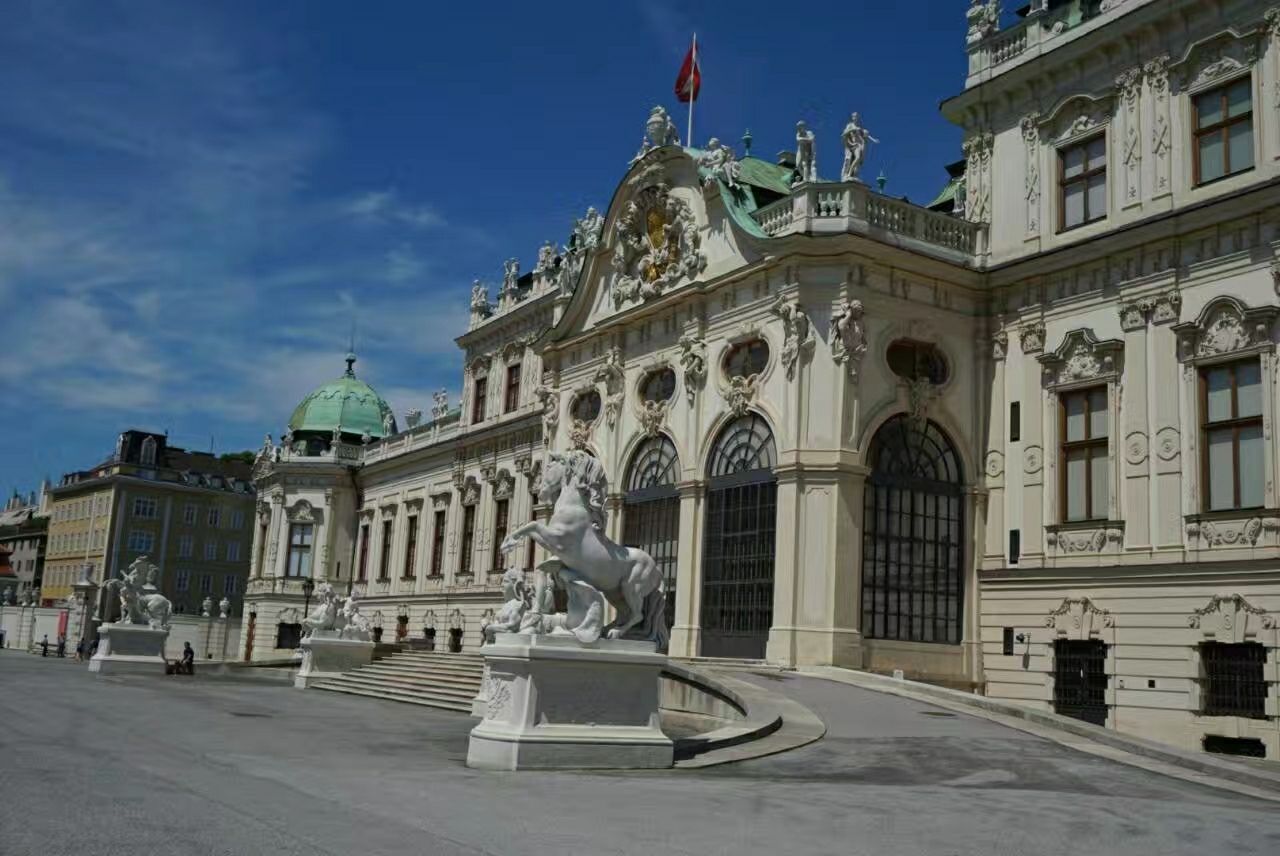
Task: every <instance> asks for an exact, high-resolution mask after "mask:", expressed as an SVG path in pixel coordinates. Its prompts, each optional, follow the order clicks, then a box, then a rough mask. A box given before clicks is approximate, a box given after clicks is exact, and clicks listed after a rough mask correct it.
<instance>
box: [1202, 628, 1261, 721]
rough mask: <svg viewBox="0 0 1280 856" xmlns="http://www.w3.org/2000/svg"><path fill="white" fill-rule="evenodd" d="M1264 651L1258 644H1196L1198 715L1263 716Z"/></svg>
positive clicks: (1255, 717)
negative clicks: (1198, 679) (1198, 645)
mask: <svg viewBox="0 0 1280 856" xmlns="http://www.w3.org/2000/svg"><path fill="white" fill-rule="evenodd" d="M1266 663H1267V649H1266V648H1264V647H1262V645H1261V643H1258V642H1202V643H1200V664H1201V674H1202V675H1203V677H1202V679H1201V681H1200V698H1201V709H1200V712H1201V713H1202V714H1204V715H1205V716H1247V717H1249V718H1250V719H1265V718H1266V716H1267V681H1266V678H1265V676H1264V673H1263V672H1264V668H1265V666H1266Z"/></svg>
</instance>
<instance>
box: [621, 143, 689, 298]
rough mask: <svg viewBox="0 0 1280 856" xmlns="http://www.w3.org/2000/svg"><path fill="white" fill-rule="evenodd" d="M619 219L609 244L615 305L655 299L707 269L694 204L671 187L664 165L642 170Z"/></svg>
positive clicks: (635, 179)
mask: <svg viewBox="0 0 1280 856" xmlns="http://www.w3.org/2000/svg"><path fill="white" fill-rule="evenodd" d="M630 184H631V186H632V187H633V188H634V190H633V191H632V195H631V198H630V199H629V200H627V201H626V202H624V203H623V204H622V206H621V208H620V210H619V213H618V215H617V217H616V219H615V221H614V227H613V234H612V235H611V240H610V246H611V249H612V256H611V258H612V263H613V278H612V281H611V284H610V292H611V294H612V297H613V305H614V308H616V309H621V308H623V307H625V306H628V305H630V304H632V303H636V302H644V301H648V300H653V299H654V298H656V297H659V296H660V295H662V294H663V293H665V292H667V291H669V290H670V289H671V288H673V287H674V286H676V285H677V284H678V283H680V282H681V281H683V280H688V279H692V278H693V277H695V276H697V275H698V274H699V273H701V272H702V270H703V269H704V268H705V267H706V266H707V257H706V254H705V253H704V252H703V250H702V236H701V234H699V231H698V221H697V218H696V217H695V215H694V212H693V208H692V206H691V205H690V203H689V201H687V200H686V199H684V198H683V194H681V193H678V192H676V190H675V189H674V188H673V187H672V184H671V181H670V179H669V177H668V175H667V172H666V170H665V168H664V167H663V165H662V164H661V163H655V164H651V165H649V166H648V167H646V168H644V169H642V170H640V171H639V172H638V173H636V175H634V176H633V177H632V179H631V181H630Z"/></svg>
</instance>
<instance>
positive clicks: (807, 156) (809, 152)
mask: <svg viewBox="0 0 1280 856" xmlns="http://www.w3.org/2000/svg"><path fill="white" fill-rule="evenodd" d="M817 180H818V159H817V150H816V147H815V143H814V135H813V131H810V130H809V128H808V127H807V126H806V125H805V123H804V120H803V119H802V120H800V121H799V122H796V178H795V181H794V182H793V183H794V184H804V183H806V182H813V181H817Z"/></svg>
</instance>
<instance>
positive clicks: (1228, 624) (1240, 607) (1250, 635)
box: [1187, 594, 1276, 642]
mask: <svg viewBox="0 0 1280 856" xmlns="http://www.w3.org/2000/svg"><path fill="white" fill-rule="evenodd" d="M1187 626H1188V627H1190V628H1191V629H1193V630H1199V631H1201V633H1203V634H1204V635H1205V636H1209V637H1213V638H1215V639H1217V640H1219V641H1225V642H1244V641H1247V640H1250V639H1256V638H1257V636H1258V631H1260V630H1274V629H1275V628H1276V617H1275V616H1274V615H1272V614H1271V613H1270V612H1268V611H1267V610H1265V609H1260V608H1259V607H1256V606H1254V605H1253V604H1251V603H1249V601H1248V600H1246V599H1245V598H1244V597H1243V596H1242V595H1240V594H1215V595H1214V596H1213V597H1211V598H1209V602H1208V603H1206V604H1205V605H1204V606H1202V607H1200V608H1199V609H1197V610H1196V611H1195V612H1193V613H1191V614H1190V615H1189V616H1187Z"/></svg>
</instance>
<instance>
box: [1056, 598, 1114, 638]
mask: <svg viewBox="0 0 1280 856" xmlns="http://www.w3.org/2000/svg"><path fill="white" fill-rule="evenodd" d="M1044 626H1045V627H1049V628H1052V629H1053V631H1054V635H1055V636H1057V637H1063V638H1067V639H1090V638H1093V637H1096V636H1098V635H1100V634H1101V633H1102V631H1103V630H1106V629H1109V628H1112V627H1115V626H1116V622H1115V616H1113V615H1112V614H1111V612H1110V611H1109V610H1106V609H1100V608H1099V607H1098V606H1097V604H1095V603H1094V602H1093V601H1092V600H1090V599H1089V598H1087V597H1068V598H1063V600H1062V603H1061V604H1060V605H1059V606H1058V608H1057V609H1055V610H1053V611H1052V612H1050V613H1049V614H1048V615H1047V616H1046V617H1045V620H1044Z"/></svg>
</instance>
